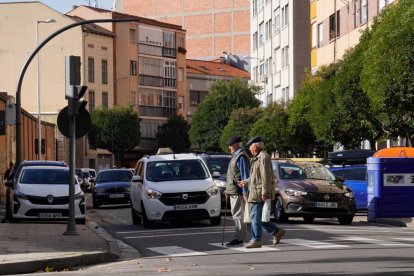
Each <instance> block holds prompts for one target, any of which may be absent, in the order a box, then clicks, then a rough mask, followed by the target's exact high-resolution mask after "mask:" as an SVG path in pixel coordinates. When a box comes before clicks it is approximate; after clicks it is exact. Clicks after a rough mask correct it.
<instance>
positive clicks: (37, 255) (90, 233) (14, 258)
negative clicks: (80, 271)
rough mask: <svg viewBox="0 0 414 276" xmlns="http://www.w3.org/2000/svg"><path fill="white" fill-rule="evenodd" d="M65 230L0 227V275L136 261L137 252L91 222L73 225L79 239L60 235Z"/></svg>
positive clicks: (47, 226) (49, 226) (23, 225)
mask: <svg viewBox="0 0 414 276" xmlns="http://www.w3.org/2000/svg"><path fill="white" fill-rule="evenodd" d="M0 210H4V205H2V204H0ZM1 219H2V214H1V213H0V220H1ZM66 229H67V224H66V223H35V222H34V223H0V275H8V274H21V273H32V272H36V271H45V270H46V269H51V270H52V271H60V270H63V269H69V270H70V269H73V268H76V267H80V266H86V265H92V264H97V263H104V262H111V261H114V260H116V259H128V258H138V257H139V252H138V251H136V250H135V249H133V248H131V247H129V246H128V245H126V244H124V243H123V242H122V241H118V240H116V239H114V238H113V237H112V236H110V235H109V234H108V233H107V232H106V231H105V230H104V229H103V228H102V227H100V226H99V225H97V224H96V223H94V222H93V221H88V220H87V223H86V225H79V224H77V225H76V232H77V233H78V234H79V235H63V233H64V232H65V231H66Z"/></svg>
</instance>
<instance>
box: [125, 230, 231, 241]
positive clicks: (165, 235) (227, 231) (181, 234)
mask: <svg viewBox="0 0 414 276" xmlns="http://www.w3.org/2000/svg"><path fill="white" fill-rule="evenodd" d="M220 233H223V231H214V232H198V233H179V234H162V235H141V236H131V237H125V239H143V238H145V239H148V238H159V237H173V236H190V235H209V234H220ZM225 233H234V231H232V230H226V231H225Z"/></svg>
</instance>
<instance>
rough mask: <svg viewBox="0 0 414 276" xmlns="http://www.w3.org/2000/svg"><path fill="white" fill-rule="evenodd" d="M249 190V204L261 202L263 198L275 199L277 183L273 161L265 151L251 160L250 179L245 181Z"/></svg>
mask: <svg viewBox="0 0 414 276" xmlns="http://www.w3.org/2000/svg"><path fill="white" fill-rule="evenodd" d="M243 182H244V183H245V185H246V184H247V185H248V188H249V198H248V200H247V201H248V202H261V201H263V200H262V196H266V197H268V198H270V199H272V200H273V199H274V198H275V182H274V175H273V168H272V161H271V160H270V157H269V155H268V154H267V153H266V152H265V151H263V150H262V151H260V152H259V154H257V155H256V156H255V157H253V158H252V159H251V164H250V177H249V179H246V180H244V181H243Z"/></svg>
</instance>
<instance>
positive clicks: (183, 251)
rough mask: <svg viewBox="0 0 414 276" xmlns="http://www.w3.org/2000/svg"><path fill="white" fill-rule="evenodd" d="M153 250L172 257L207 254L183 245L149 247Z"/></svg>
mask: <svg viewBox="0 0 414 276" xmlns="http://www.w3.org/2000/svg"><path fill="white" fill-rule="evenodd" d="M147 249H149V250H151V251H154V252H157V253H160V254H163V255H168V256H170V257H186V256H202V255H207V253H205V252H200V251H193V250H190V249H187V248H184V247H181V246H161V247H149V248H147Z"/></svg>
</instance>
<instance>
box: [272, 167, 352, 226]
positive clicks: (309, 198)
mask: <svg viewBox="0 0 414 276" xmlns="http://www.w3.org/2000/svg"><path fill="white" fill-rule="evenodd" d="M272 165H273V169H274V172H275V178H276V183H277V188H276V199H275V201H274V217H275V219H276V220H277V221H286V220H288V218H289V217H303V219H304V221H305V222H308V223H311V222H313V221H314V219H315V218H337V219H338V222H339V223H340V224H350V223H352V220H353V218H354V216H355V198H354V194H353V192H352V191H351V190H350V189H349V188H348V187H347V186H346V185H345V184H343V183H341V182H340V181H338V180H337V179H336V177H335V176H334V174H333V173H332V172H331V171H329V169H328V168H327V167H325V166H324V165H322V164H320V163H307V162H303V163H294V162H291V161H282V160H272Z"/></svg>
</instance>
